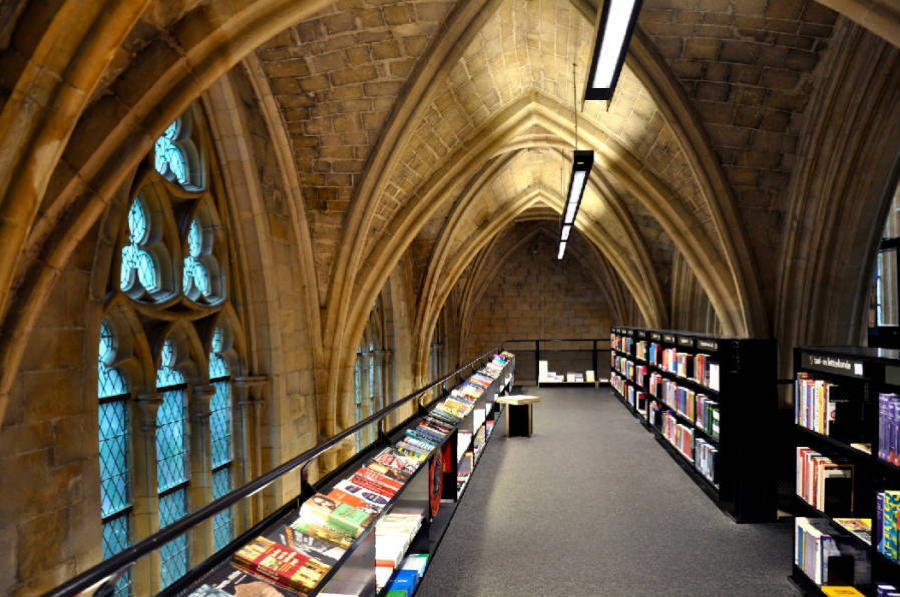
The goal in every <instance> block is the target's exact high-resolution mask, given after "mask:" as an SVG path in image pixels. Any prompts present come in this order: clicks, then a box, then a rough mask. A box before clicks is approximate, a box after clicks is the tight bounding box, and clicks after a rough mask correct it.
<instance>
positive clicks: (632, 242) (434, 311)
mask: <svg viewBox="0 0 900 597" xmlns="http://www.w3.org/2000/svg"><path fill="white" fill-rule="evenodd" d="M525 139H527V141H523V140H522V139H521V138H517V139H516V140H515V141H513V142H512V143H511V144H510V145H511V146H512V147H515V148H516V149H513V150H511V151H508V152H507V153H504V154H501V155H500V156H499V157H496V158H494V159H493V160H492V162H491V164H490V166H489V167H488V168H486V169H484V170H481V171H479V172H477V173H476V174H475V175H474V177H473V178H472V179H471V180H470V182H469V183H468V184H466V185H465V188H466V192H465V193H463V195H462V196H461V197H460V198H459V199H458V200H457V201H456V203H455V204H454V206H453V208H452V210H451V212H450V215H449V217H448V220H447V222H446V224H445V226H444V227H443V229H442V233H441V235H440V237H439V239H438V241H437V243H436V245H435V249H434V251H433V254H432V258H431V260H430V262H429V266H428V270H427V272H426V275H425V280H424V283H423V288H422V292H421V294H420V299H419V302H418V308H417V313H416V326H415V329H416V330H417V332H418V333H417V338H416V339H417V354H418V355H419V357H420V360H421V359H422V358H424V357H423V351H427V349H428V345H429V339H430V338H431V335H432V334H433V329H434V326H435V325H436V322H437V318H438V317H439V316H440V312H441V309H442V308H443V306H444V304H445V302H446V300H447V297H448V296H449V293H450V290H451V289H452V288H453V287H454V286H455V285H456V283H457V281H458V279H459V276H460V275H461V273H462V270H463V269H465V267H466V266H467V265H468V263H467V262H466V261H465V260H466V259H467V256H468V254H469V253H468V251H467V250H463V251H460V250H458V247H457V246H456V245H454V244H453V241H454V239H458V238H459V237H460V236H461V235H466V236H467V240H466V244H467V246H468V245H471V244H473V243H474V244H475V245H478V246H480V244H481V241H479V240H477V239H478V238H479V236H480V234H481V231H479V233H478V235H476V237H475V239H474V240H473V239H472V238H470V237H469V235H470V234H471V229H470V228H469V227H467V226H466V225H465V223H464V222H463V221H462V217H461V216H462V215H463V214H465V213H466V212H467V211H468V210H470V209H472V208H473V202H475V201H478V200H479V196H480V193H481V191H482V189H483V188H484V186H485V185H486V184H487V181H488V180H489V179H490V178H491V177H493V176H496V174H497V172H500V171H502V170H503V169H504V168H509V167H511V166H512V164H511V162H512V160H513V158H514V157H515V156H516V155H518V152H520V151H522V150H523V149H525V148H527V147H529V145H528V141H531V142H534V141H536V139H535V138H534V136H526V137H525ZM543 140H544V141H545V143H544V145H545V146H546V145H550V146H551V147H553V148H555V149H556V150H558V151H559V153H560V157H561V158H562V161H563V163H565V161H566V160H567V159H568V158H567V155H566V153H565V151H564V149H568V148H567V147H565V145H564V144H563V142H562V140H561V139H554V138H549V139H548V138H543ZM589 187H590V190H591V192H593V193H596V194H597V195H598V196H599V197H600V198H601V200H602V202H603V205H604V206H605V207H606V208H607V209H608V210H609V211H608V215H606V214H604V215H605V216H606V217H609V218H611V219H612V221H613V222H615V227H616V228H619V229H620V230H622V231H623V232H624V234H625V238H626V239H627V240H626V242H625V243H624V244H617V243H616V242H615V240H613V239H614V238H615V237H616V236H618V235H616V234H610V232H611V230H606V231H605V233H601V234H599V235H597V234H595V233H594V231H593V230H591V231H589V232H585V234H586V235H587V236H588V237H590V238H595V239H597V244H595V245H594V246H595V247H596V248H597V249H598V250H599V251H600V252H601V254H603V255H604V256H605V257H606V259H607V260H608V261H609V262H610V263H615V264H617V266H618V267H617V269H616V271H617V272H618V275H619V276H621V277H622V279H625V280H628V282H629V283H628V289H629V291H630V292H631V293H632V295H634V296H635V297H637V302H638V304H639V305H640V306H641V310H642V313H643V315H644V317H645V318H646V320H647V321H654V322H656V323H655V324H654V325H657V326H660V327H664V326H665V315H664V314H665V311H666V310H665V304H664V301H663V297H662V292H661V289H660V287H659V283H658V281H657V280H656V278H655V276H654V275H653V264H652V262H651V260H650V256H649V253H648V251H647V247H646V245H645V243H644V241H643V239H642V237H641V235H640V232H639V231H638V230H637V227H636V226H635V225H634V222H633V221H632V219H631V216H630V214H629V213H628V210H627V209H626V208H625V206H624V205H623V203H622V200H621V198H619V197H618V196H617V194H616V193H615V191H614V190H613V189H612V187H611V186H610V185H609V184H608V182H607V181H606V180H605V178H604V176H603V174H602V172H601V171H600V170H599V169H595V170H594V171H592V173H591V176H590V179H589ZM546 195H549V196H551V197H552V198H553V199H552V202H553V204H552V205H551V208H552V209H553V210H554V213H556V215H557V219H558V217H559V214H560V213H561V210H562V208H563V205H564V200H563V198H562V197H561V196H559V195H558V193H556V192H554V191H547V192H546ZM586 207H587V203H583V209H584V210H585V211H586ZM585 217H587V216H582V218H581V219H580V220H579V221H578V228H583V227H584V225H583V221H584V218H585ZM460 266H462V269H461V268H460ZM456 272H458V273H456Z"/></svg>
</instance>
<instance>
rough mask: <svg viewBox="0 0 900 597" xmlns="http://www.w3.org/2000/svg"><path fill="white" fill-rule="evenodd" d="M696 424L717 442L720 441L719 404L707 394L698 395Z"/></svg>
mask: <svg viewBox="0 0 900 597" xmlns="http://www.w3.org/2000/svg"><path fill="white" fill-rule="evenodd" d="M696 400H697V406H696V416H695V418H694V424H695V425H696V426H697V427H699V428H700V429H702V430H703V432H704V433H706V434H707V435H709V436H710V437H712V438H713V439H715V440H718V439H719V403H718V402H716V401H715V400H713V399H711V398H710V397H709V396H707V395H706V394H697V398H696Z"/></svg>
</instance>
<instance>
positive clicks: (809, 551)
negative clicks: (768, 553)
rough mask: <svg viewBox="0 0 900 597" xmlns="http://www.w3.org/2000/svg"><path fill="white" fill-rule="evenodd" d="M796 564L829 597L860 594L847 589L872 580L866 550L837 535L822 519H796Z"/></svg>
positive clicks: (801, 517) (839, 534)
mask: <svg viewBox="0 0 900 597" xmlns="http://www.w3.org/2000/svg"><path fill="white" fill-rule="evenodd" d="M794 565H796V566H797V567H798V568H799V569H800V570H802V571H803V573H804V574H805V575H806V576H807V577H809V579H810V580H811V581H813V582H814V583H815V584H817V585H819V586H821V587H822V592H823V593H825V594H826V595H854V594H857V593H858V592H857V593H852V592H848V589H853V585H854V584H864V583H867V582H869V579H871V562H870V561H869V560H868V557H867V552H866V550H864V549H860V548H858V547H856V546H855V545H854V544H853V543H852V542H850V541H849V540H847V538H846V537H845V536H843V535H842V534H841V533H835V532H834V529H833V527H832V526H831V524H830V523H829V522H828V521H827V520H826V519H823V518H807V517H803V516H798V517H796V518H795V519H794ZM829 585H830V586H829ZM853 590H855V589H853Z"/></svg>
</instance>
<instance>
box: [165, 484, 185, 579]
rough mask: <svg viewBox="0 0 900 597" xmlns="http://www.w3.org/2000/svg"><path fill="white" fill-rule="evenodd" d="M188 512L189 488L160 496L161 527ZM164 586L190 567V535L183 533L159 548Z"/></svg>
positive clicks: (182, 574)
mask: <svg viewBox="0 0 900 597" xmlns="http://www.w3.org/2000/svg"><path fill="white" fill-rule="evenodd" d="M186 514H187V490H186V489H185V488H181V489H178V490H176V491H173V492H172V493H170V494H168V495H165V496H162V497H160V498H159V528H163V527H165V526H167V525H170V524H172V523H173V522H175V521H176V520H178V519H179V518H182V517H184V516H185V515H186ZM159 557H160V580H161V583H162V587H163V588H165V587H168V586H169V585H170V584H172V583H173V582H175V581H176V580H178V579H179V578H181V577H182V576H184V574H185V573H186V572H187V569H188V536H187V534H184V535H181V536H179V537H177V538H175V539H173V540H171V541H170V542H168V543H166V544H165V545H163V546H162V547H161V548H160V550H159Z"/></svg>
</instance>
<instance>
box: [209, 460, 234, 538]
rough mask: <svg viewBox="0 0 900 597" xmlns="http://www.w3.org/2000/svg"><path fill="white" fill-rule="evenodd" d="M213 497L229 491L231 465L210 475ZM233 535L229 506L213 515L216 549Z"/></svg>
mask: <svg viewBox="0 0 900 597" xmlns="http://www.w3.org/2000/svg"><path fill="white" fill-rule="evenodd" d="M212 490H213V499H218V498H220V497H222V496H223V495H225V494H226V493H228V492H229V491H231V467H230V466H226V467H225V468H221V469H219V470H217V471H215V472H213V476H212ZM233 536H234V521H233V518H232V514H231V508H229V509H228V510H225V511H223V512H219V513H218V514H216V515H215V516H213V540H214V545H215V550H216V551H218V550H220V549H222V548H223V547H225V546H226V545H228V543H229V542H230V541H231V539H232V537H233Z"/></svg>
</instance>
